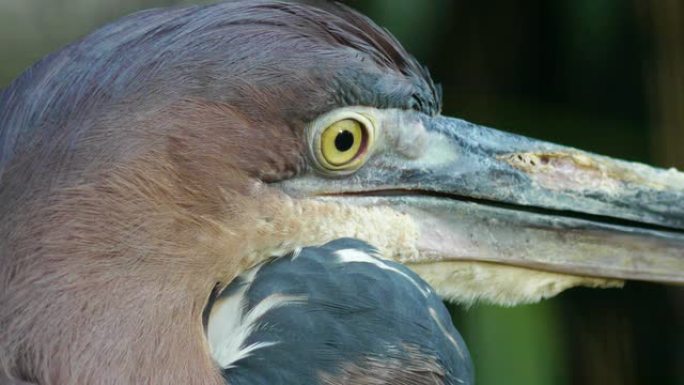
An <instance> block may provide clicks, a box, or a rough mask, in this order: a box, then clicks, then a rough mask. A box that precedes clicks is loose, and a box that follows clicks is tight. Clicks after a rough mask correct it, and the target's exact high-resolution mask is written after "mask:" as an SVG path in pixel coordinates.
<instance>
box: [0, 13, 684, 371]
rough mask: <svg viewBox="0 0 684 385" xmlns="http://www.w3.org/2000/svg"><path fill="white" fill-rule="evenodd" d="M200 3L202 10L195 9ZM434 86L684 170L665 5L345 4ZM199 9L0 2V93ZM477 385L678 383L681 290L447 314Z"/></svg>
mask: <svg viewBox="0 0 684 385" xmlns="http://www.w3.org/2000/svg"><path fill="white" fill-rule="evenodd" d="M205 2H206V1H205ZM347 2H348V3H349V4H350V5H351V6H353V7H355V8H358V9H360V10H362V11H363V12H365V13H367V14H368V15H370V16H371V17H372V18H373V19H374V20H376V21H377V22H378V23H379V24H381V25H383V26H385V27H387V28H388V29H389V30H390V31H391V32H393V33H394V34H395V35H396V36H397V37H398V38H399V40H400V41H402V42H403V43H404V45H405V46H406V47H407V49H408V50H409V51H410V52H412V53H413V54H414V55H416V56H417V57H418V58H419V59H420V60H421V61H422V62H423V63H425V64H426V65H427V66H428V67H429V68H430V69H431V71H432V73H433V77H434V78H435V79H436V81H437V82H439V83H441V84H442V86H443V89H444V96H445V98H444V112H445V113H447V114H450V115H454V116H459V117H462V118H465V119H468V120H472V121H475V122H478V123H482V124H487V125H490V126H495V127H497V128H501V129H506V130H509V131H514V132H518V133H522V134H525V135H530V136H535V137H539V138H542V139H547V140H551V141H557V142H562V143H564V144H568V145H572V146H577V147H581V148H585V149H587V150H591V151H596V152H602V153H605V154H608V155H612V156H618V157H623V158H627V159H632V160H638V161H645V162H661V165H664V166H670V165H679V166H680V167H682V166H684V155H682V154H683V153H684V151H682V149H684V143H683V142H684V27H682V25H684V6H683V5H681V4H682V3H678V1H677V0H663V1H655V0H654V1H651V2H648V1H640V0H634V1H632V2H630V1H625V0H601V1H596V0H525V1H510V0H490V1H487V2H480V1H475V0H431V1H417V0H357V1H353V0H351V1H347ZM187 3H201V1H178V0H176V1H174V0H118V1H111V0H51V1H50V0H0V87H3V86H5V85H6V84H8V83H9V82H10V81H11V79H12V78H14V77H16V76H17V75H18V74H19V73H20V72H21V71H22V70H23V69H25V68H26V67H27V66H28V65H30V63H32V62H34V61H36V60H38V59H39V58H40V57H42V56H43V55H45V54H47V53H49V52H51V51H53V50H55V49H58V48H59V47H60V46H63V45H64V44H66V43H68V42H69V41H71V40H73V39H76V38H78V37H79V36H82V35H84V34H86V33H87V32H89V31H91V30H93V29H94V28H96V27H97V26H100V25H102V24H103V23H106V22H108V21H111V20H113V19H115V18H117V17H119V16H121V15H124V14H127V13H130V12H133V11H135V10H139V9H144V8H150V7H156V6H163V5H177V4H187ZM451 309H452V310H453V314H454V321H455V323H456V325H457V327H458V328H459V330H461V331H462V333H463V334H464V337H465V339H466V341H467V342H468V344H469V347H470V349H471V353H472V355H473V359H474V361H475V364H476V370H477V378H478V384H480V385H499V384H525V385H542V384H556V385H566V384H582V385H590V384H601V385H611V384H626V385H629V384H649V385H656V384H662V385H675V384H676V385H684V321H683V320H684V291H683V290H682V289H681V288H666V287H662V286H656V285H646V284H637V283H630V284H628V286H627V287H626V288H625V289H623V290H598V291H597V290H584V289H576V290H571V291H569V292H567V293H564V294H562V295H560V296H559V297H558V298H555V299H552V300H549V301H545V302H543V303H540V304H536V305H528V306H523V307H518V308H510V309H508V308H497V307H492V306H487V305H476V306H474V307H472V308H470V309H463V308H461V307H458V306H455V305H451Z"/></svg>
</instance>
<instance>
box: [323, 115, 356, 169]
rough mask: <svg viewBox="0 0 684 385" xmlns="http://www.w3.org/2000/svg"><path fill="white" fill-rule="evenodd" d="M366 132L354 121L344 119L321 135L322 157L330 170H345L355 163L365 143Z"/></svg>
mask: <svg viewBox="0 0 684 385" xmlns="http://www.w3.org/2000/svg"><path fill="white" fill-rule="evenodd" d="M364 136H365V131H364V128H363V126H362V125H361V123H359V122H358V121H356V120H354V119H344V120H340V121H337V122H335V123H333V124H331V125H330V126H328V127H327V128H326V129H325V130H324V131H323V134H322V135H321V155H323V159H324V160H325V161H326V163H328V165H329V166H330V168H333V169H339V168H344V167H345V166H347V165H349V164H350V163H351V162H353V161H354V160H355V159H356V157H357V155H358V154H359V151H361V150H362V148H361V144H362V143H363V141H364Z"/></svg>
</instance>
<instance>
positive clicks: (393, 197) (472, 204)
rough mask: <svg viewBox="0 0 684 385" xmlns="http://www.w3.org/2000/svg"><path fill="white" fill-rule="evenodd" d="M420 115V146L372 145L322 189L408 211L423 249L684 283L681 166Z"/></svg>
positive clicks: (439, 256) (445, 255) (446, 256)
mask: <svg viewBox="0 0 684 385" xmlns="http://www.w3.org/2000/svg"><path fill="white" fill-rule="evenodd" d="M420 119H421V120H422V123H423V124H422V125H423V127H424V129H425V130H426V131H425V132H426V138H427V140H426V143H425V148H426V150H425V151H424V152H423V153H421V154H418V155H417V156H415V157H414V158H413V159H408V158H407V157H405V156H401V155H400V154H398V153H397V151H385V152H384V153H382V154H377V155H374V157H373V159H371V160H369V162H368V164H366V165H365V166H364V167H363V168H362V169H360V170H359V171H358V172H357V173H356V174H355V175H354V176H353V177H352V178H346V179H338V180H329V181H328V182H327V183H325V184H319V185H318V188H317V189H316V194H326V193H330V194H337V193H339V192H343V194H344V195H345V196H347V197H352V196H353V199H355V200H356V202H355V203H357V204H363V205H387V206H390V207H393V208H394V209H395V210H398V211H401V212H403V213H406V214H409V215H410V216H411V217H412V218H413V219H414V221H415V222H416V223H417V224H418V227H419V237H418V240H417V243H418V249H419V250H420V254H421V260H424V261H430V262H433V261H480V262H494V263H498V264H505V265H514V266H520V267H526V268H531V269H535V270H545V271H550V272H559V273H567V274H572V275H580V276H590V277H603V278H617V279H635V280H646V281H657V282H668V283H678V284H682V283H684V174H682V173H680V172H678V171H676V170H674V169H672V170H662V169H657V168H653V167H649V166H646V165H643V164H639V163H632V162H626V161H620V160H615V159H611V158H608V157H605V156H599V155H595V154H590V153H587V152H583V151H579V150H576V149H573V148H568V147H562V146H558V145H554V144H550V143H546V142H541V141H536V140H533V139H528V138H525V137H521V136H517V135H513V134H508V133H504V132H501V131H498V130H494V129H490V128H486V127H482V126H478V125H474V124H471V123H468V122H465V121H462V120H458V119H453V118H448V117H442V116H439V117H427V116H422V117H421V118H420ZM323 186H324V187H323Z"/></svg>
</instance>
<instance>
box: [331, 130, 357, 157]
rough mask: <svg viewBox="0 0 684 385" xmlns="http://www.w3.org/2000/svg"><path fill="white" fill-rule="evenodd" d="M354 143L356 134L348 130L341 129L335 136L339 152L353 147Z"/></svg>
mask: <svg viewBox="0 0 684 385" xmlns="http://www.w3.org/2000/svg"><path fill="white" fill-rule="evenodd" d="M353 145H354V135H353V134H352V133H351V132H349V131H347V130H344V131H341V132H340V133H339V134H337V136H336V137H335V148H336V149H337V151H339V152H345V151H347V150H349V149H350V148H352V146H353Z"/></svg>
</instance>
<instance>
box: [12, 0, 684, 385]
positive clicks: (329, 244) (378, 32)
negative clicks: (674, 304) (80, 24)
mask: <svg viewBox="0 0 684 385" xmlns="http://www.w3.org/2000/svg"><path fill="white" fill-rule="evenodd" d="M440 111H441V91H440V88H439V87H438V86H437V85H436V84H435V83H434V82H433V80H432V79H431V78H430V75H429V73H428V71H427V69H426V68H425V67H423V66H422V65H420V64H419V63H418V62H417V61H416V60H415V59H414V58H413V57H412V56H411V55H410V54H409V53H407V52H406V51H405V50H404V48H403V47H402V46H401V45H400V43H399V42H398V41H397V40H395V39H394V38H393V37H392V36H391V35H390V34H389V32H387V31H386V30H384V29H382V28H380V27H378V26H376V25H375V24H374V23H373V22H372V21H370V20H369V19H368V18H366V17H365V16H363V15H361V14H359V13H358V12H356V11H354V10H352V9H351V8H349V7H347V6H344V5H341V4H338V3H335V2H324V1H320V2H311V1H291V2H283V1H275V0H251V1H248V0H237V1H231V2H222V3H217V4H213V5H207V6H191V7H185V8H170V9H156V10H149V11H143V12H139V13H136V14H133V15H130V16H127V17H124V18H123V19H120V20H118V21H115V22H113V23H111V24H109V25H106V26H104V27H102V28H101V29H99V30H97V31H95V32H93V33H91V34H90V35H88V36H86V37H84V38H82V39H81V40H79V41H76V42H74V43H72V44H70V45H68V46H66V47H64V48H63V49H61V50H59V51H57V52H55V53H53V54H51V55H48V56H47V57H45V58H44V59H42V60H41V61H39V62H38V63H36V64H35V65H33V66H32V67H31V68H29V69H28V70H26V72H24V73H23V74H22V75H20V76H19V78H17V79H16V80H15V81H13V82H12V83H11V84H10V85H9V86H8V87H7V88H6V89H5V90H4V91H3V92H2V94H0V203H1V204H0V218H2V221H0V261H1V265H0V266H1V268H0V289H1V290H0V368H1V370H0V379H2V378H3V376H4V378H5V379H4V380H3V381H5V382H7V383H13V382H16V383H24V382H27V383H34V384H140V383H144V384H173V383H182V384H225V383H228V384H248V383H249V384H298V383H307V384H342V383H348V384H359V385H362V384H363V385H368V384H390V383H392V384H470V383H472V382H473V373H472V372H473V370H472V364H471V363H470V358H469V356H468V353H467V349H466V347H465V344H464V342H463V340H462V338H461V337H460V336H459V335H458V332H457V331H456V330H455V329H454V327H453V326H452V324H451V320H450V318H449V316H448V313H447V312H446V310H445V309H444V308H443V305H441V302H440V300H439V298H445V299H447V300H452V301H460V302H465V303H470V302H473V301H478V300H482V301H489V302H493V303H498V304H505V305H515V304H519V303H526V302H534V301H538V300H540V299H543V298H547V297H550V296H553V295H555V294H557V293H559V292H560V291H562V290H564V289H567V288H569V287H573V286H590V287H614V286H620V285H622V283H623V282H624V281H625V280H642V281H653V282H661V283H671V284H681V283H683V282H684V205H683V204H682V202H683V201H684V174H683V173H681V172H679V171H677V170H675V169H658V168H654V167H650V166H647V165H643V164H639V163H634V162H628V161H623V160H617V159H612V158H609V157H606V156H601V155H597V154H592V153H588V152H584V151H581V150H577V149H573V148H569V147H565V146H561V145H556V144H552V143H547V142H542V141H537V140H533V139H530V138H526V137H522V136H517V135H513V134H509V133H505V132H503V131H498V130H495V129H492V128H487V127H483V126H479V125H476V124H472V123H469V122H465V121H463V120H459V119H456V118H452V117H447V116H443V115H442V114H441V113H440ZM12 381H13V382H12Z"/></svg>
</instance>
